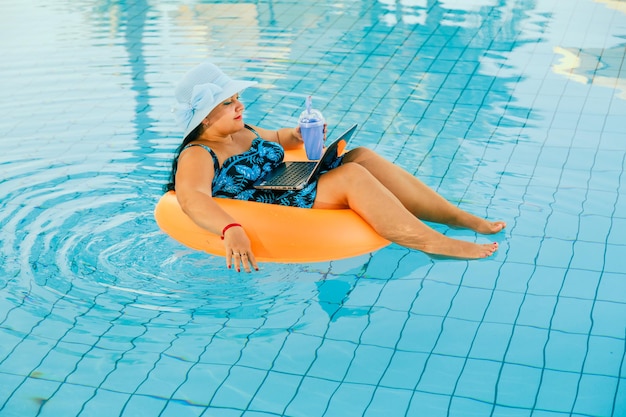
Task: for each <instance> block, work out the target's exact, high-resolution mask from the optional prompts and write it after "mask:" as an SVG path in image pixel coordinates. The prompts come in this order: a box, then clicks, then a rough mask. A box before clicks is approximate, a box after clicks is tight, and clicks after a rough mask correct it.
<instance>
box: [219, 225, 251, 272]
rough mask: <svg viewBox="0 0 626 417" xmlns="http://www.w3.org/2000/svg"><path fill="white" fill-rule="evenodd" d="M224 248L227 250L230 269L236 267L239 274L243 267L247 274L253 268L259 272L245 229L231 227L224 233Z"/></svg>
mask: <svg viewBox="0 0 626 417" xmlns="http://www.w3.org/2000/svg"><path fill="white" fill-rule="evenodd" d="M224 248H225V249H226V266H227V267H228V268H229V269H230V268H231V266H233V265H234V266H235V270H236V271H237V272H240V271H241V267H242V266H243V269H244V271H246V272H250V271H251V268H254V270H255V271H258V270H259V266H258V265H257V263H256V259H254V254H253V253H252V247H251V246H250V239H248V235H247V234H246V232H245V230H243V227H241V226H237V227H231V228H229V229H228V230H226V231H225V232H224Z"/></svg>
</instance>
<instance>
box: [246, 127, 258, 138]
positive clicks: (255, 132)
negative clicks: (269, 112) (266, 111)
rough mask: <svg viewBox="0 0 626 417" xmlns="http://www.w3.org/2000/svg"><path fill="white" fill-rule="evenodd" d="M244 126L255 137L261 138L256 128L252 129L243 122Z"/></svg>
mask: <svg viewBox="0 0 626 417" xmlns="http://www.w3.org/2000/svg"><path fill="white" fill-rule="evenodd" d="M244 127H245V128H246V129H248V130H249V131H250V132H252V133H254V134H255V135H256V137H257V139H261V135H259V133H258V132H257V131H256V130H254V128H253V127H252V126H250V125H246V124H244Z"/></svg>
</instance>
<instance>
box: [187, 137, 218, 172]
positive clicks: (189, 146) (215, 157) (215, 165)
mask: <svg viewBox="0 0 626 417" xmlns="http://www.w3.org/2000/svg"><path fill="white" fill-rule="evenodd" d="M192 146H200V147H202V148H204V149H205V150H206V151H207V152H209V153H210V154H211V157H212V158H213V169H214V170H215V172H216V173H217V172H218V170H219V168H220V162H219V160H218V159H217V155H215V152H213V149H211V148H209V147H208V146H206V145H204V144H202V143H190V144H189V145H187V146H185V147H184V148H183V149H182V150H181V152H182V151H184V150H185V149H187V148H191V147H192Z"/></svg>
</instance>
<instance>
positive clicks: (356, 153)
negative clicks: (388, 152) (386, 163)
mask: <svg viewBox="0 0 626 417" xmlns="http://www.w3.org/2000/svg"><path fill="white" fill-rule="evenodd" d="M375 157H378V154H377V153H376V152H374V151H373V150H371V149H369V148H365V147H363V146H359V147H357V148H354V149H351V150H350V151H348V152H347V153H346V155H345V156H344V161H346V162H356V163H359V162H362V161H367V160H369V159H371V158H375Z"/></svg>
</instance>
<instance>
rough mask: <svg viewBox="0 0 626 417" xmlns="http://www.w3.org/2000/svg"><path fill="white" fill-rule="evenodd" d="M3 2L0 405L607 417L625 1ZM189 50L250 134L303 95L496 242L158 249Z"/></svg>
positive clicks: (29, 411) (624, 290)
mask: <svg viewBox="0 0 626 417" xmlns="http://www.w3.org/2000/svg"><path fill="white" fill-rule="evenodd" d="M5 3H6V4H3V5H2V10H3V12H2V13H1V14H0V34H1V35H2V36H0V45H1V50H2V60H1V63H0V75H1V76H0V88H1V90H2V92H3V94H2V98H1V99H0V112H1V114H2V117H0V133H1V134H2V138H1V139H0V174H1V178H2V180H1V181H0V195H1V196H2V197H0V234H1V239H0V248H1V249H0V289H1V293H0V340H1V342H0V387H1V388H0V416H2V417H12V416H19V417H27V416H55V417H58V416H83V417H84V416H96V417H99V416H133V417H137V416H151V417H152V416H163V417H169V416H175V417H181V416H205V417H208V416H211V417H214V416H216V417H234V416H246V417H253V416H254V417H260V416H289V417H317V416H324V417H333V416H338V417H339V416H340V417H350V416H368V417H373V416H381V417H395V416H427V417H440V416H461V417H466V416H497V417H518V416H520V417H521V416H533V417H558V416H577V417H583V416H585V417H605V416H615V417H617V416H624V415H626V386H625V385H626V379H625V378H626V367H625V366H624V362H625V355H626V348H625V345H626V258H625V256H624V254H626V238H625V237H624V236H626V177H625V176H624V168H625V165H626V145H625V144H626V127H625V126H626V124H625V123H626V122H625V120H626V63H625V62H624V57H625V56H626V2H624V1H621V0H570V1H567V2H565V1H556V0H464V1H460V0H399V1H396V0H384V1H383V0H379V1H374V0H371V1H365V0H364V1H356V0H348V1H345V2H341V1H339V2H338V1H327V0H321V1H316V2H299V1H294V0H276V1H273V0H266V1H261V0H257V1H249V2H240V1H223V2H217V1H196V0H190V1H185V2H183V1H177V0H172V1H167V2H157V1H148V0H136V1H114V0H110V1H101V0H78V1H72V2H70V1H67V0H48V1H45V2H44V1H42V0H29V1H24V2H5ZM9 3H11V4H9ZM206 58H210V59H211V60H213V62H215V63H216V64H218V65H220V66H222V68H223V69H224V70H225V71H226V72H228V73H229V74H231V75H232V76H236V77H243V78H249V79H255V80H257V81H259V86H258V88H252V89H249V90H247V91H246V92H245V93H244V95H243V100H244V102H245V103H246V105H247V110H246V118H247V121H248V122H250V123H253V124H260V125H262V126H265V127H278V126H292V125H295V122H296V120H297V116H298V115H299V113H300V112H301V111H302V109H303V106H304V100H305V97H306V96H307V95H313V97H314V103H315V105H316V107H319V108H320V109H321V110H322V112H323V113H324V115H325V117H326V118H327V120H328V123H329V135H331V136H332V134H333V132H335V133H337V132H339V131H341V130H343V129H345V128H346V127H348V126H349V125H350V124H352V123H354V122H358V123H359V130H358V131H357V134H356V136H355V138H354V139H353V143H352V144H353V145H354V146H367V147H370V148H372V149H375V150H376V151H377V152H379V153H380V154H382V155H384V156H385V157H386V158H388V159H390V160H392V161H394V162H395V163H396V164H398V165H400V166H402V167H403V168H405V169H407V170H408V171H409V172H411V173H412V174H414V175H416V176H418V177H419V178H420V179H422V180H423V181H424V182H426V183H427V184H428V185H430V186H431V187H433V188H435V189H436V190H438V191H439V192H440V193H441V194H443V195H444V196H445V197H446V198H448V199H449V200H450V201H452V202H454V203H455V204H458V205H459V206H460V207H462V208H463V209H465V210H468V211H470V212H473V213H475V214H477V215H480V216H484V217H488V218H490V219H504V220H506V221H507V223H508V227H507V229H506V231H505V232H503V233H500V234H499V235H496V237H495V239H496V240H497V241H498V242H499V244H500V250H499V251H498V253H497V254H496V255H495V256H493V257H491V258H489V259H486V260H480V261H469V262H468V261H455V260H445V259H435V258H431V257H429V256H426V255H424V254H423V253H420V252H417V251H412V250H407V249H405V248H402V247H399V246H397V245H390V246H389V247H386V248H384V249H382V250H380V251H377V252H375V253H373V254H366V255H363V256H360V257H356V258H352V259H347V260H342V261H333V262H327V263H316V264H304V265H284V264H263V265H262V268H261V271H260V272H258V273H254V274H244V273H236V272H234V271H229V270H227V269H226V268H225V266H224V261H223V259H220V258H215V257H213V256H210V255H207V254H203V253H199V252H196V251H193V250H190V249H187V248H185V247H183V246H181V245H179V244H178V243H176V242H175V241H173V240H172V239H170V238H169V237H168V236H166V235H164V234H163V233H162V232H161V231H160V230H159V229H158V227H157V226H156V223H155V221H154V218H153V209H154V205H155V203H156V202H157V200H158V198H159V197H160V195H161V194H162V191H163V188H162V187H163V185H164V184H165V182H166V181H167V178H168V174H169V166H170V163H171V158H172V155H173V152H174V150H175V148H176V147H177V145H178V144H179V143H180V140H181V137H180V133H179V132H178V130H177V128H176V125H175V122H174V119H173V115H172V113H171V107H172V105H173V104H174V99H173V86H174V84H175V83H176V81H177V80H178V79H179V78H180V77H181V75H182V74H183V73H184V72H185V71H187V70H188V69H189V68H191V67H192V66H193V65H195V64H196V63H198V62H200V61H201V60H203V59H206ZM434 227H435V228H436V229H437V230H440V231H442V232H444V233H446V234H448V235H450V236H453V237H457V238H460V239H468V240H472V241H474V240H475V241H479V242H487V241H488V240H489V238H488V237H484V236H477V235H476V234H474V233H470V232H468V231H463V230H454V229H449V228H447V227H445V226H440V225H434Z"/></svg>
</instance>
